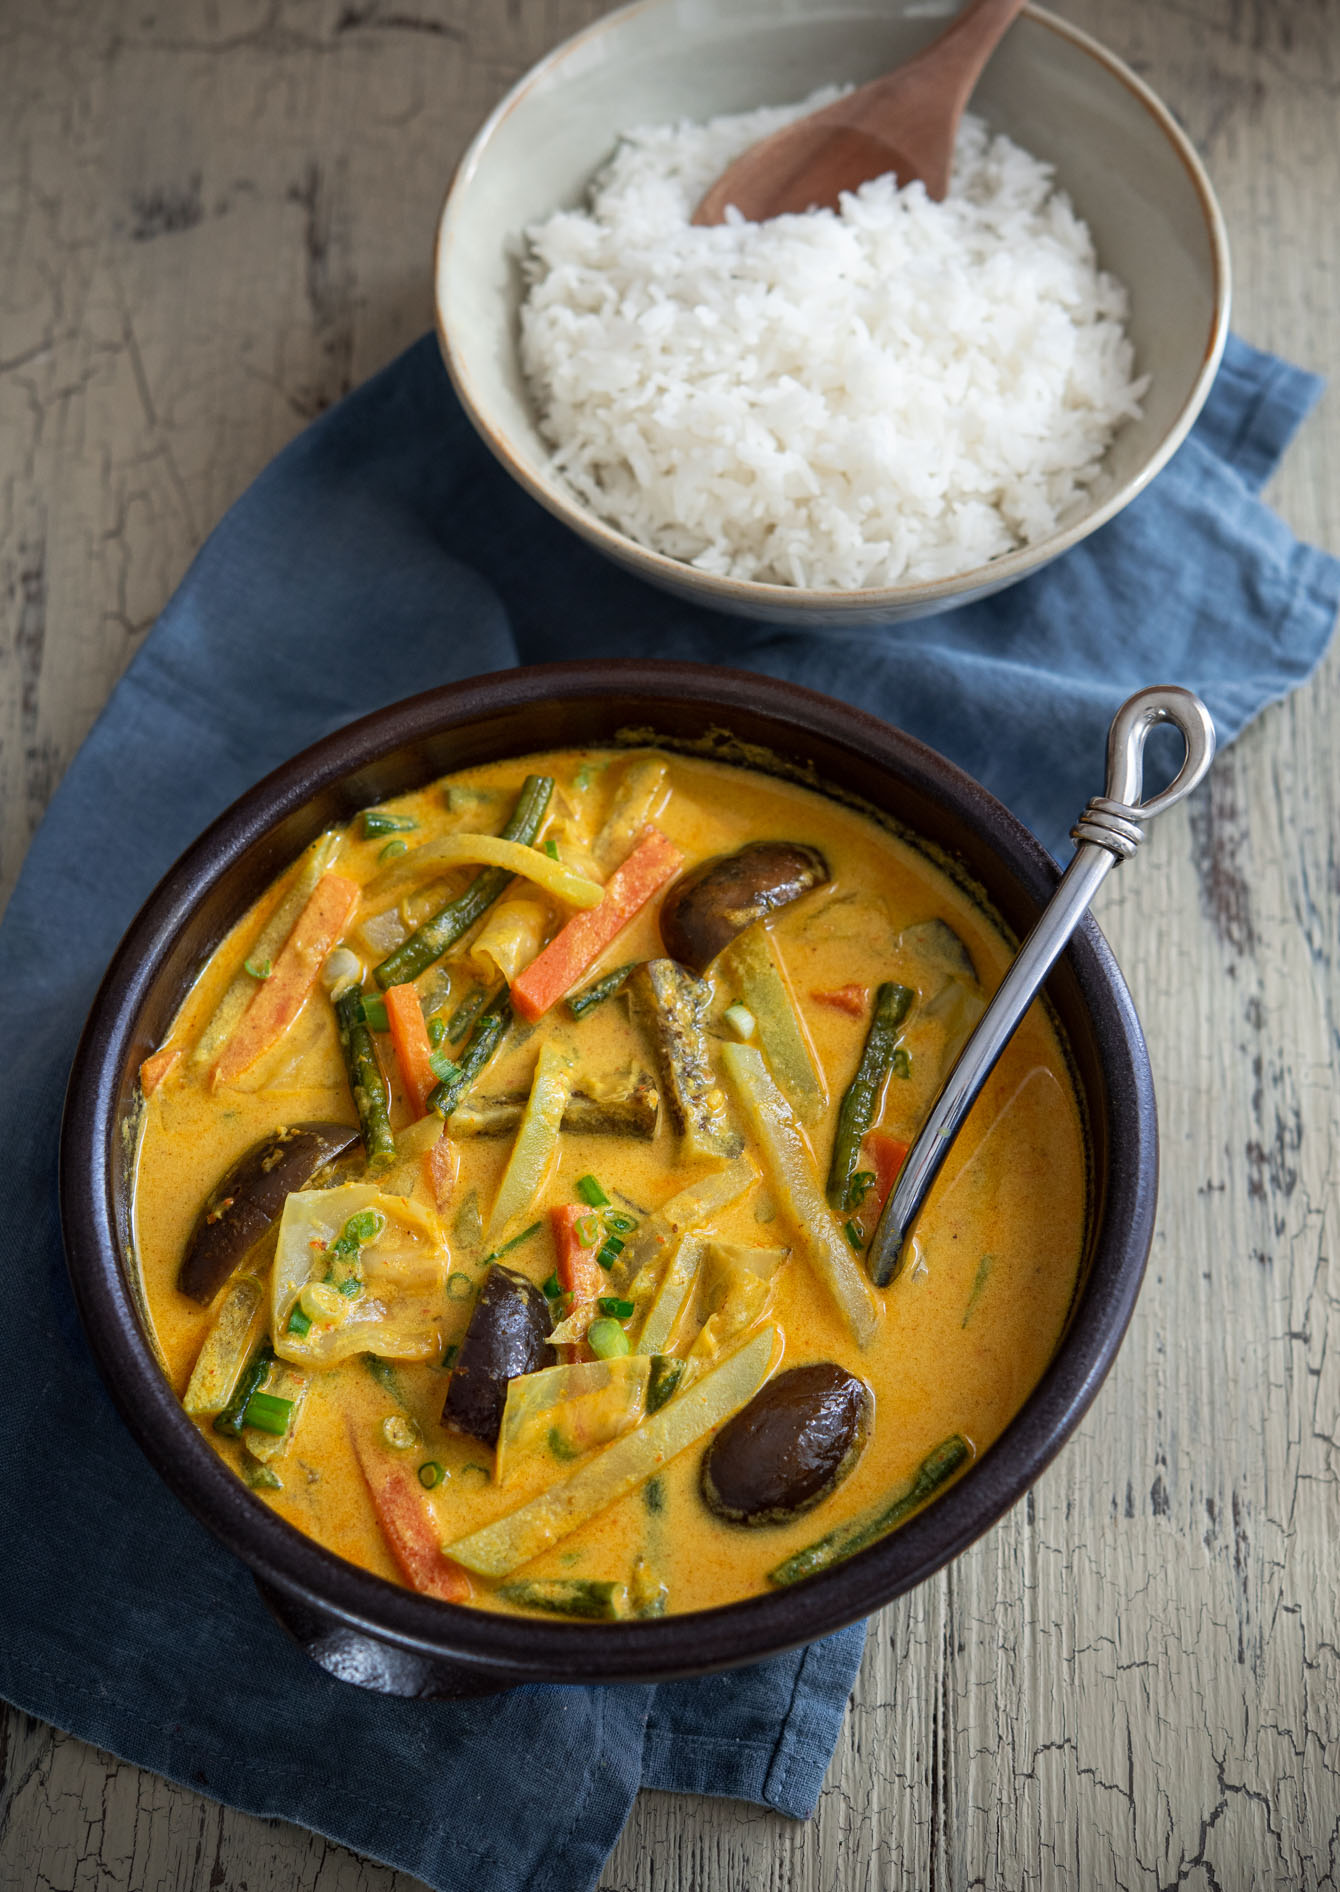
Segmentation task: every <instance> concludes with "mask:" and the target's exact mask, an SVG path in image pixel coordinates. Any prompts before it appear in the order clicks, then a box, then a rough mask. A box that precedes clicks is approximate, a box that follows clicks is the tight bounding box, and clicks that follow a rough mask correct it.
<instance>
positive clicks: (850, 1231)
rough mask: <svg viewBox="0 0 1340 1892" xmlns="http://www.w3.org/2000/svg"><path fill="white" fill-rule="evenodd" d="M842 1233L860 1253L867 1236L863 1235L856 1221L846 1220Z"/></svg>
mask: <svg viewBox="0 0 1340 1892" xmlns="http://www.w3.org/2000/svg"><path fill="white" fill-rule="evenodd" d="M842 1233H843V1234H844V1235H845V1236H846V1238H847V1240H848V1241H849V1242H850V1243H851V1245H852V1247H853V1248H854V1249H855V1250H856V1252H857V1254H858V1255H859V1254H860V1252H861V1250H862V1249H863V1248H864V1247H865V1236H864V1235H862V1233H861V1231H860V1229H859V1228H857V1226H856V1224H855V1222H844V1223H843V1224H842Z"/></svg>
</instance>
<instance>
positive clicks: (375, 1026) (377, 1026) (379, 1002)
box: [358, 996, 391, 1031]
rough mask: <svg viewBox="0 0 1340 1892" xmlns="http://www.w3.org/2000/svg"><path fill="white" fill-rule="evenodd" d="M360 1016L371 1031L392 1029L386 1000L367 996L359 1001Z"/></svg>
mask: <svg viewBox="0 0 1340 1892" xmlns="http://www.w3.org/2000/svg"><path fill="white" fill-rule="evenodd" d="M358 1010H359V1017H360V1018H361V1019H362V1021H363V1023H364V1024H365V1025H366V1026H367V1027H368V1029H369V1031H390V1029H391V1021H390V1019H389V1018H388V1017H387V1016H386V1000H385V999H379V998H374V997H371V996H369V997H367V998H364V999H361V1000H360V1001H359V1008H358Z"/></svg>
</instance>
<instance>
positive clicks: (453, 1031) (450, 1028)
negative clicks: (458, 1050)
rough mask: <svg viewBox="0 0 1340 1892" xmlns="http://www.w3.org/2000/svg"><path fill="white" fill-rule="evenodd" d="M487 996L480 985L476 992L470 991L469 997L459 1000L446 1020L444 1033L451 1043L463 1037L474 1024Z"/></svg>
mask: <svg viewBox="0 0 1340 1892" xmlns="http://www.w3.org/2000/svg"><path fill="white" fill-rule="evenodd" d="M487 997H488V993H487V992H486V991H485V990H484V988H483V986H481V987H480V988H479V990H478V991H477V992H472V993H471V994H470V996H469V998H466V999H462V1000H461V1002H460V1004H459V1005H458V1006H457V1007H456V1010H455V1011H454V1012H453V1013H452V1015H451V1017H450V1018H449V1019H448V1020H447V1025H446V1035H447V1037H448V1038H449V1039H450V1040H451V1042H452V1044H455V1043H456V1040H457V1039H458V1038H464V1036H465V1034H466V1032H467V1031H469V1029H470V1027H471V1025H473V1024H474V1022H475V1018H476V1016H477V1014H478V1012H479V1008H480V1007H481V1006H482V1005H483V1003H484V1000H485V999H486V998H487Z"/></svg>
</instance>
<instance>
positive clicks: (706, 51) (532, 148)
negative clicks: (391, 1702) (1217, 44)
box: [436, 0, 1229, 625]
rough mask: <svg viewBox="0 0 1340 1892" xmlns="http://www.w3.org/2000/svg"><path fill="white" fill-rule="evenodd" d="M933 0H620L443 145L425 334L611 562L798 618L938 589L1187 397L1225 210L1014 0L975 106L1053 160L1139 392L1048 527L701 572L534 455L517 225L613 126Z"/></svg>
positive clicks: (1037, 563) (830, 61)
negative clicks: (944, 544) (899, 557)
mask: <svg viewBox="0 0 1340 1892" xmlns="http://www.w3.org/2000/svg"><path fill="white" fill-rule="evenodd" d="M954 10H955V9H954V8H953V7H952V6H950V5H944V4H940V5H934V6H932V5H927V4H926V3H925V0H636V4H634V5H632V6H628V7H623V8H621V9H620V10H619V11H618V12H616V13H611V14H610V15H608V16H607V17H606V18H605V19H603V20H599V21H597V23H596V24H595V25H594V26H590V27H588V28H587V29H586V30H585V32H582V33H579V34H577V35H576V37H575V38H573V39H570V40H567V41H566V42H565V43H564V44H563V45H561V46H559V47H557V48H556V49H555V51H553V52H552V53H550V54H549V56H548V57H547V58H546V59H543V60H541V62H540V63H539V65H537V66H535V67H534V68H533V69H532V70H531V71H530V72H529V73H528V74H527V75H526V77H525V78H524V79H522V80H521V81H520V83H519V84H518V85H516V86H514V87H513V89H512V91H511V92H509V93H508V95H507V97H506V98H505V99H504V100H503V101H502V103H501V104H500V105H499V106H498V107H497V109H496V110H495V111H494V113H493V114H492V116H491V117H490V118H489V119H488V121H487V122H486V124H485V125H484V126H483V128H482V129H481V130H480V132H479V134H478V136H477V137H476V138H475V140H474V142H473V144H472V145H471V146H470V148H469V150H468V151H467V152H466V154H465V156H464V158H463V159H462V160H461V163H460V166H459V168H458V170H457V172H456V176H455V178H454V179H453V181H452V185H451V188H450V190H449V191H448V193H447V200H446V203H445V205H444V206H443V210H442V217H441V222H440V225H439V229H438V240H437V259H436V302H437V321H438V333H439V336H440V338H441V342H442V349H443V353H444V355H445V356H446V362H447V368H448V370H449V372H450V374H451V378H452V381H453V383H454V384H455V387H456V391H457V393H458V394H459V395H460V398H461V400H462V401H463V403H464V405H465V409H466V412H467V413H468V414H469V415H470V418H471V420H472V421H473V422H474V424H475V426H476V427H477V428H478V430H479V432H480V434H481V436H482V437H483V439H484V440H485V441H486V442H487V443H488V445H489V446H490V447H491V448H492V450H493V452H494V453H495V454H496V455H497V456H498V458H499V459H500V460H501V461H502V463H503V465H504V466H505V467H506V468H507V469H508V471H509V472H510V473H511V474H512V475H513V476H514V477H515V478H516V479H517V480H518V481H519V482H520V483H521V485H522V486H523V487H524V488H525V489H526V491H527V492H529V493H531V494H532V495H533V496H534V497H535V498H536V499H538V500H539V502H540V504H541V505H543V506H546V507H547V508H548V509H549V511H550V512H552V513H554V514H555V515H556V516H557V517H558V518H559V519H561V520H563V521H564V523H565V524H566V525H568V526H570V527H571V528H572V530H573V531H574V532H577V533H579V534H580V535H581V536H582V538H584V539H586V540H588V541H589V542H590V543H591V544H592V545H594V546H595V547H596V548H597V549H598V550H599V551H601V552H604V553H605V554H606V555H607V556H608V557H609V558H612V559H613V560H614V561H615V563H616V564H619V565H622V566H624V567H625V568H626V569H627V570H629V571H632V572H634V573H636V574H637V576H638V577H640V578H645V579H647V580H648V581H649V582H650V583H652V584H655V585H660V586H662V587H664V588H665V589H666V590H669V591H672V592H676V593H678V594H679V595H680V596H682V597H685V598H688V599H690V600H692V601H693V602H695V603H698V604H703V605H709V606H713V607H715V608H716V609H718V610H722V611H732V612H737V613H742V614H744V615H745V616H749V617H762V618H773V619H778V620H790V621H793V622H804V623H811V624H844V625H848V624H858V623H872V624H873V623H879V622H885V623H887V622H891V621H894V620H897V619H900V618H913V617H924V616H927V615H929V614H931V613H933V612H937V611H944V610H948V609H949V608H951V607H952V606H954V605H959V604H965V603H967V602H968V601H969V600H971V599H973V598H981V597H985V596H987V595H988V594H989V593H990V592H993V591H999V590H1001V589H1003V587H1005V586H1006V585H1011V584H1014V583H1015V582H1016V581H1017V580H1018V579H1020V578H1024V577H1026V576H1027V575H1028V574H1029V573H1030V572H1034V571H1037V570H1038V569H1039V567H1041V566H1043V565H1046V564H1048V563H1049V562H1050V560H1052V559H1054V558H1055V557H1056V556H1057V555H1058V554H1059V553H1061V552H1064V551H1066V550H1067V549H1068V548H1069V547H1070V546H1072V545H1075V544H1077V543H1078V542H1079V541H1080V540H1081V539H1083V538H1085V537H1087V536H1088V534H1089V533H1090V532H1093V531H1095V530H1096V528H1097V527H1099V526H1101V525H1103V524H1105V522H1106V521H1107V520H1109V519H1111V518H1112V517H1113V516H1114V515H1115V514H1116V513H1118V512H1120V511H1121V509H1122V507H1123V506H1126V505H1128V504H1129V503H1130V501H1131V500H1132V499H1134V498H1135V496H1136V494H1137V493H1139V492H1140V491H1141V490H1142V488H1143V487H1145V486H1146V485H1147V484H1148V482H1149V481H1150V480H1151V479H1152V478H1153V477H1154V475H1155V474H1156V473H1157V472H1158V471H1159V469H1160V468H1161V467H1162V466H1163V465H1164V464H1165V463H1166V462H1167V460H1168V459H1169V458H1170V456H1171V455H1172V453H1173V452H1174V451H1175V449H1176V448H1177V446H1178V445H1179V444H1180V442H1181V441H1182V440H1183V438H1184V437H1185V435H1186V433H1187V432H1188V430H1189V429H1190V427H1191V424H1192V422H1193V421H1194V420H1195V418H1196V415H1197V414H1198V413H1199V411H1200V408H1201V405H1202V403H1203V402H1204V400H1205V397H1206V395H1207V393H1208V392H1209V388H1210V383H1211V382H1212V380H1213V379H1214V374H1215V370H1216V368H1217V367H1218V364H1219V357H1220V355H1221V353H1222V351H1223V346H1224V337H1225V335H1226V333H1227V328H1228V307H1229V264H1228V244H1227V239H1226V236H1225V232H1224V225H1223V219H1222V217H1221V216H1220V213H1219V208H1218V205H1217V204H1216V203H1215V199H1214V193H1213V191H1212V190H1211V188H1210V183H1209V179H1208V178H1207V177H1206V175H1205V172H1204V170H1203V169H1202V167H1201V164H1200V161H1199V160H1198V158H1197V157H1196V154H1195V152H1194V151H1193V149H1192V147H1191V145H1190V143H1189V142H1188V140H1187V138H1186V137H1185V136H1184V134H1183V133H1182V131H1181V130H1180V129H1179V128H1178V126H1177V125H1176V124H1175V123H1174V121H1173V119H1172V117H1171V115H1170V113H1169V112H1168V110H1167V109H1166V107H1165V106H1163V105H1162V104H1161V103H1160V102H1159V100H1158V99H1157V98H1156V97H1155V96H1154V94H1153V93H1152V92H1151V91H1150V90H1149V88H1148V87H1147V86H1146V85H1144V84H1143V83H1142V81H1141V80H1139V79H1137V78H1136V76H1135V74H1134V73H1133V72H1131V71H1130V70H1129V69H1128V68H1127V67H1126V66H1124V65H1123V64H1122V63H1121V61H1120V60H1119V59H1117V58H1115V57H1114V56H1113V55H1112V54H1111V53H1109V52H1107V51H1106V50H1105V49H1104V48H1103V47H1101V46H1100V45H1098V44H1097V42H1096V41H1094V40H1092V39H1090V38H1089V37H1088V36H1087V35H1086V34H1084V33H1081V32H1079V31H1078V30H1077V29H1076V28H1074V27H1072V26H1069V25H1067V24H1066V22H1065V21H1063V20H1060V19H1058V18H1057V17H1056V16H1055V15H1054V14H1051V13H1046V12H1043V10H1042V9H1041V8H1040V7H1029V8H1027V9H1026V10H1025V12H1024V13H1023V15H1022V16H1021V17H1020V19H1019V20H1018V21H1017V22H1016V23H1015V25H1014V26H1013V27H1012V28H1011V29H1010V32H1009V33H1008V34H1007V35H1006V38H1005V40H1004V42H1003V43H1002V44H1001V46H1000V48H999V49H998V51H997V52H996V53H995V55H994V57H993V58H992V60H991V63H990V64H989V65H988V67H987V69H986V72H985V74H984V75H983V77H982V80H981V82H980V84H979V85H978V88H977V91H976V94H975V95H974V99H973V109H974V110H975V111H977V112H980V113H981V115H982V116H983V117H984V118H986V119H987V121H988V123H989V124H990V125H991V126H992V127H993V129H995V130H998V131H1003V132H1007V133H1008V134H1009V136H1010V137H1011V138H1013V139H1015V140H1016V141H1017V142H1018V143H1019V144H1021V145H1023V146H1024V147H1025V149H1026V150H1028V151H1031V152H1032V153H1034V154H1035V155H1036V156H1037V157H1040V158H1044V159H1046V160H1048V161H1049V162H1050V163H1052V164H1053V165H1054V166H1055V168H1056V176H1057V180H1058V182H1059V183H1060V185H1061V186H1062V187H1063V188H1064V189H1065V190H1066V191H1067V192H1068V193H1069V195H1070V197H1071V199H1072V201H1073V203H1074V205H1075V208H1076V210H1077V211H1078V212H1079V214H1080V216H1081V217H1083V218H1084V219H1085V221H1086V222H1087V223H1088V225H1089V227H1090V229H1091V230H1092V231H1093V235H1094V240H1095V242H1096V245H1097V249H1098V258H1099V262H1100V264H1101V266H1102V267H1103V268H1105V269H1108V270H1111V271H1112V272H1113V273H1114V274H1115V275H1117V276H1118V277H1120V278H1121V280H1122V281H1123V282H1124V283H1125V284H1126V286H1127V288H1128V289H1129V291H1130V296H1131V319H1130V332H1131V336H1132V340H1133V342H1134V345H1135V351H1136V364H1137V372H1140V373H1144V374H1148V375H1149V376H1150V377H1151V381H1150V387H1149V392H1148V394H1147V396H1146V397H1145V402H1144V413H1143V415H1142V416H1141V418H1140V419H1139V420H1136V421H1130V422H1128V423H1127V424H1126V425H1125V426H1124V427H1123V428H1122V429H1121V431H1120V433H1119V434H1118V435H1117V437H1116V439H1115V441H1114V442H1113V445H1112V448H1111V450H1110V452H1109V454H1108V456H1107V461H1106V464H1105V466H1104V468H1103V471H1102V474H1101V476H1100V477H1099V479H1098V481H1097V482H1096V484H1095V485H1094V486H1093V487H1092V488H1090V489H1089V491H1088V493H1087V495H1086V496H1085V498H1084V499H1083V501H1081V502H1080V504H1079V507H1078V508H1077V510H1076V511H1075V513H1074V516H1073V517H1071V518H1069V519H1067V520H1066V522H1065V523H1064V525H1063V526H1062V528H1061V529H1060V530H1058V531H1057V532H1055V533H1053V534H1052V535H1051V536H1050V537H1048V538H1046V539H1043V540H1040V541H1039V542H1038V543H1037V544H1035V545H1030V546H1027V547H1024V548H1022V549H1021V550H1018V551H1014V552H1009V553H1007V554H1005V555H1004V556H1003V557H1001V558H997V559H993V560H992V561H991V562H990V563H989V564H987V565H979V566H977V567H976V568H975V569H974V570H971V571H965V572H960V573H958V574H956V575H955V576H954V577H952V578H941V579H936V580H934V581H932V582H925V583H917V584H906V585H892V586H884V587H875V588H871V589H867V590H854V591H832V590H810V589H802V588H800V587H796V586H791V585H772V584H755V583H752V582H749V581H746V580H742V579H734V578H719V577H713V576H711V575H709V574H707V573H704V572H699V571H696V570H694V568H693V567H692V566H690V565H686V564H683V563H681V562H680V561H679V560H677V559H673V558H667V557H666V556H665V555H664V554H662V553H659V552H652V551H648V550H647V549H646V548H645V547H644V546H641V545H638V544H637V543H636V542H635V541H634V540H632V539H630V538H628V537H627V535H626V534H624V533H623V532H620V531H618V530H617V529H616V528H615V527H614V526H611V525H609V524H607V523H606V522H605V521H604V520H603V519H601V518H600V517H599V516H598V515H597V514H596V513H595V512H594V511H593V510H592V509H591V508H590V507H589V506H587V505H586V504H585V502H584V501H583V500H581V499H579V498H578V497H577V496H576V494H575V493H573V492H572V491H571V490H570V489H569V488H568V486H567V485H566V483H565V482H564V481H563V479H562V478H561V477H560V476H559V475H557V474H556V473H555V472H554V471H553V470H552V468H551V466H550V457H549V450H548V448H547V446H546V444H545V442H544V440H543V438H542V437H541V435H540V432H539V428H538V426H537V424H536V417H535V412H534V408H533V405H532V403H531V400H530V397H529V395H528V393H527V389H526V386H525V383H524V381H523V379H522V375H521V369H520V365H519V361H518V351H517V338H518V309H519V306H520V302H521V296H522V281H521V272H520V268H519V263H518V258H519V255H520V250H521V235H522V232H523V231H524V229H525V228H526V226H527V225H528V224H530V223H533V222H535V221H537V220H538V219H540V218H542V217H544V216H546V215H548V214H549V212H551V211H553V210H556V209H559V208H561V207H567V206H572V205H576V204H578V203H580V202H581V201H582V198H583V196H584V194H585V191H586V188H587V185H588V184H589V182H590V179H591V177H592V174H593V173H594V172H595V171H596V170H597V169H598V168H599V166H600V165H601V164H602V163H603V161H604V160H605V159H606V158H607V157H608V156H609V155H610V153H611V151H612V150H613V148H614V145H615V143H616V141H617V139H618V137H619V135H620V133H621V132H623V131H625V130H627V129H630V128H631V127H633V126H635V125H639V124H646V123H654V122H656V121H658V120H667V119H674V118H680V117H692V118H697V119H706V118H711V117H713V116H715V115H716V114H718V113H722V112H739V111H746V110H749V109H751V108H753V107H755V106H759V105H767V104H785V103H787V102H788V101H790V100H793V99H799V98H803V97H805V96H806V95H807V94H808V93H809V92H811V91H813V90H814V88H815V87H816V86H819V85H823V84H827V83H830V82H839V83H841V82H846V81H856V82H857V83H859V82H860V81H862V80H865V79H869V78H873V77H875V76H876V75H877V74H879V73H881V72H884V71H887V70H888V68H889V67H890V66H893V65H895V64H896V63H898V61H900V60H902V59H905V58H907V57H908V56H909V55H910V54H911V53H913V52H914V51H916V49H917V48H918V47H919V46H922V45H924V44H925V43H926V41H927V40H929V39H931V38H933V37H934V35H935V34H936V33H937V32H938V31H939V30H940V28H941V26H942V25H943V23H944V20H945V18H947V17H948V16H949V15H950V14H952V13H953V12H954Z"/></svg>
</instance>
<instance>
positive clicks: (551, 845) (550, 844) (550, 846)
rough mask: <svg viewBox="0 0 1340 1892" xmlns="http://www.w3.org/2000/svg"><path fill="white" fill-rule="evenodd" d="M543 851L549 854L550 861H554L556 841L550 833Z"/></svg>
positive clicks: (556, 847)
mask: <svg viewBox="0 0 1340 1892" xmlns="http://www.w3.org/2000/svg"><path fill="white" fill-rule="evenodd" d="M544 851H545V853H546V854H547V855H548V856H549V858H550V860H551V861H556V860H557V859H558V842H557V841H555V840H554V838H553V836H552V835H551V836H550V837H549V839H548V840H547V841H546V842H545V844H544Z"/></svg>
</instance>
